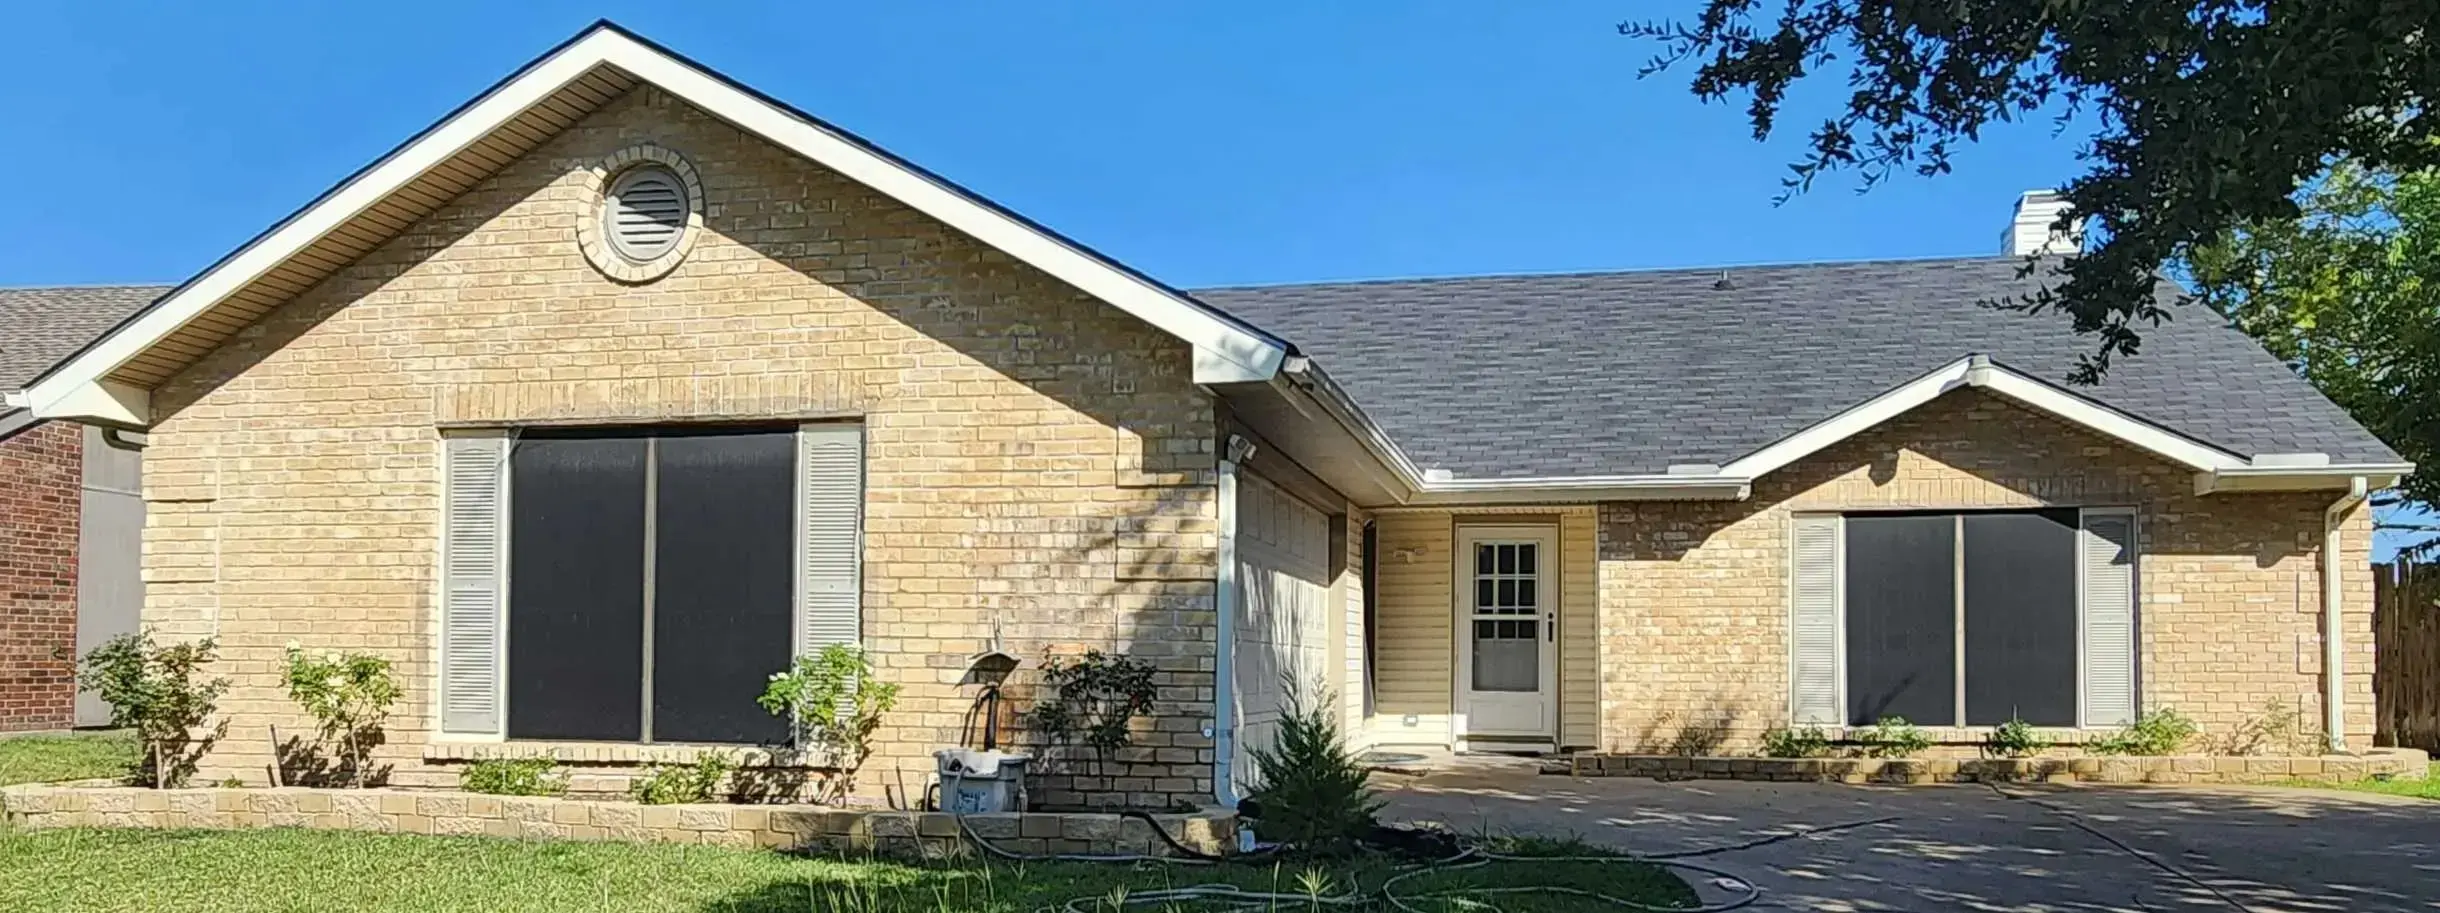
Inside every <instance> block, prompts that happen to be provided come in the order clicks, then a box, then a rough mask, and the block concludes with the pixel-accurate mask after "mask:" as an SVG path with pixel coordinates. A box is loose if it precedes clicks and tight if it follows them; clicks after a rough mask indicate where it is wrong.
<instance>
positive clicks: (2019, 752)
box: [1983, 716, 2050, 758]
mask: <svg viewBox="0 0 2440 913" xmlns="http://www.w3.org/2000/svg"><path fill="white" fill-rule="evenodd" d="M2049 747H2050V742H2049V740H2047V739H2044V738H2042V736H2041V734H2040V733H2037V732H2034V731H2033V725H2032V724H2030V723H2027V722H2025V720H2024V718H2022V717H2017V716H2010V717H2009V718H2008V721H2007V722H2005V723H2001V724H1999V725H1998V726H1997V727H1995V728H1993V729H1992V730H1991V737H1990V738H1988V739H1985V740H1983V751H1984V752H1985V753H1987V754H1990V755H1991V756H1993V757H2000V758H2030V757H2033V756H2034V755H2037V754H2041V753H2042V749H2045V748H2049Z"/></svg>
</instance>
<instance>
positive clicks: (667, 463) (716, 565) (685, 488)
mask: <svg viewBox="0 0 2440 913" xmlns="http://www.w3.org/2000/svg"><path fill="white" fill-rule="evenodd" d="M659 447H660V451H659V453H660V460H659V467H658V469H659V472H658V481H659V492H658V495H657V496H656V497H655V498H654V503H655V508H656V510H657V519H656V520H655V523H654V532H655V533H656V537H657V539H658V542H657V543H656V545H655V547H654V548H655V561H654V570H653V578H654V583H653V625H652V639H653V644H652V654H653V666H652V685H653V688H652V737H653V740H654V741H657V742H758V743H779V742H784V741H786V739H787V738H788V727H787V725H786V724H784V723H782V722H781V721H780V720H779V719H778V718H777V717H774V716H772V715H771V714H769V713H767V712H765V711H764V710H763V709H762V708H761V707H760V706H758V705H756V704H755V703H754V699H755V698H756V697H757V696H759V695H761V694H762V692H763V687H764V685H766V684H767V683H768V682H769V679H770V676H771V673H774V672H778V671H780V670H781V669H784V668H786V667H787V665H788V661H789V657H790V656H791V655H792V654H793V652H794V651H793V650H792V649H791V648H790V637H791V635H792V634H793V630H792V629H793V625H792V623H791V620H792V618H793V616H794V613H793V612H792V611H791V603H792V601H793V599H794V581H795V576H794V574H793V572H792V570H791V568H790V565H791V563H792V562H793V560H794V554H793V543H794V541H795V538H794V536H793V535H792V533H791V526H792V524H794V522H795V510H794V507H793V504H794V502H795V498H794V497H793V493H794V492H795V490H796V479H795V470H796V434H795V432H793V431H790V430H778V431H750V432H729V433H716V434H715V433H702V434H670V435H667V436H664V437H662V438H661V439H660V442H659Z"/></svg>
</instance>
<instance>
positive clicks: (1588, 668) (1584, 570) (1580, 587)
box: [1559, 511, 1601, 748]
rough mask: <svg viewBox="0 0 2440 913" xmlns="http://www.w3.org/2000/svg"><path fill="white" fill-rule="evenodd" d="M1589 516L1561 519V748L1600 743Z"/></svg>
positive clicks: (1593, 518) (1596, 579)
mask: <svg viewBox="0 0 2440 913" xmlns="http://www.w3.org/2000/svg"><path fill="white" fill-rule="evenodd" d="M1598 520H1599V517H1598V516H1597V515H1595V514H1594V513H1592V512H1590V511H1579V512H1574V513H1568V514H1564V515H1561V516H1560V518H1559V556H1560V567H1559V746H1560V747H1562V748H1568V747H1592V746H1595V745H1598V744H1599V743H1600V738H1599V736H1600V731H1601V655H1600V651H1599V649H1598V647H1599V643H1598V639H1599V637H1600V628H1599V622H1600V614H1601V613H1600V612H1599V611H1598V608H1599V606H1600V598H1601V596H1600V592H1601V585H1600V576H1599V574H1600V562H1599V560H1598V559H1597V558H1596V554H1597V550H1596V548H1595V542H1594V536H1595V529H1596V528H1597V526H1598V523H1597V521H1598Z"/></svg>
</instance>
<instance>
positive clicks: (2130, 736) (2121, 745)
mask: <svg viewBox="0 0 2440 913" xmlns="http://www.w3.org/2000/svg"><path fill="white" fill-rule="evenodd" d="M2201 731H2202V729H2201V728H2200V727H2197V726H2196V725H2194V721H2193V720H2190V719H2187V718H2186V717H2185V716H2184V715H2183V714H2180V713H2178V712H2177V711H2176V710H2174V709H2171V708H2168V707H2162V708H2160V709H2158V710H2154V711H2152V712H2150V713H2146V714H2144V715H2142V716H2139V717H2136V718H2135V722H2134V724H2133V725H2130V726H2128V727H2126V728H2124V729H2121V730H2118V731H2117V732H2113V733H2110V734H2109V735H2106V736H2103V737H2101V738H2100V739H2097V740H2094V741H2092V742H2090V743H2087V744H2086V745H2085V747H2086V748H2088V749H2091V750H2092V752H2093V753H2095V754H2113V755H2165V754H2175V753H2177V750H2178V749H2180V748H2184V747H2185V746H2186V743H2187V742H2188V741H2191V740H2192V739H2193V738H2194V737H2195V735H2196V734H2197V733H2200V732H2201Z"/></svg>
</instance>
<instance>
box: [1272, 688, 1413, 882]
mask: <svg viewBox="0 0 2440 913" xmlns="http://www.w3.org/2000/svg"><path fill="white" fill-rule="evenodd" d="M1286 702H1287V706H1286V707H1285V708H1284V709H1283V711H1282V712H1281V715H1280V719H1279V729H1278V737H1277V738H1275V739H1274V740H1273V741H1272V743H1271V744H1270V745H1266V746H1261V747H1257V748H1255V749H1254V750H1253V751H1252V754H1253V756H1254V771H1255V775H1256V776H1257V777H1259V778H1260V782H1261V783H1262V786H1261V787H1260V788H1258V789H1256V790H1254V793H1253V798H1254V800H1255V801H1256V803H1257V804H1259V805H1260V806H1261V812H1262V816H1261V817H1260V818H1257V819H1255V821H1254V832H1255V833H1256V834H1258V835H1260V836H1261V837H1262V838H1263V839H1265V840H1274V841H1278V842H1281V843H1286V844H1290V845H1292V846H1295V847H1297V848H1299V849H1302V850H1305V851H1307V852H1312V853H1320V854H1332V855H1335V854H1343V853H1347V852H1351V851H1353V850H1354V849H1355V848H1356V845H1357V844H1356V842H1357V841H1358V840H1361V839H1363V838H1364V837H1365V836H1367V835H1369V834H1371V833H1372V831H1373V828H1374V827H1375V824H1376V816H1377V815H1378V814H1379V813H1380V811H1381V805H1382V801H1381V799H1380V798H1379V797H1378V796H1375V795H1374V794H1373V791H1372V787H1371V785H1370V784H1369V783H1367V782H1366V781H1367V779H1368V777H1369V772H1368V771H1366V770H1365V769H1364V767H1363V765H1361V764H1358V763H1356V758H1355V754H1354V753H1353V752H1350V751H1348V750H1347V742H1346V740H1345V739H1344V738H1342V737H1341V735H1340V733H1339V722H1338V717H1337V715H1335V714H1334V713H1332V711H1331V700H1330V697H1329V695H1328V694H1327V693H1324V694H1323V695H1322V696H1321V699H1320V700H1318V701H1312V702H1307V701H1306V700H1305V697H1304V694H1303V689H1302V688H1300V687H1299V686H1298V685H1297V684H1296V683H1295V682H1289V683H1288V688H1287V698H1286Z"/></svg>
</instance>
